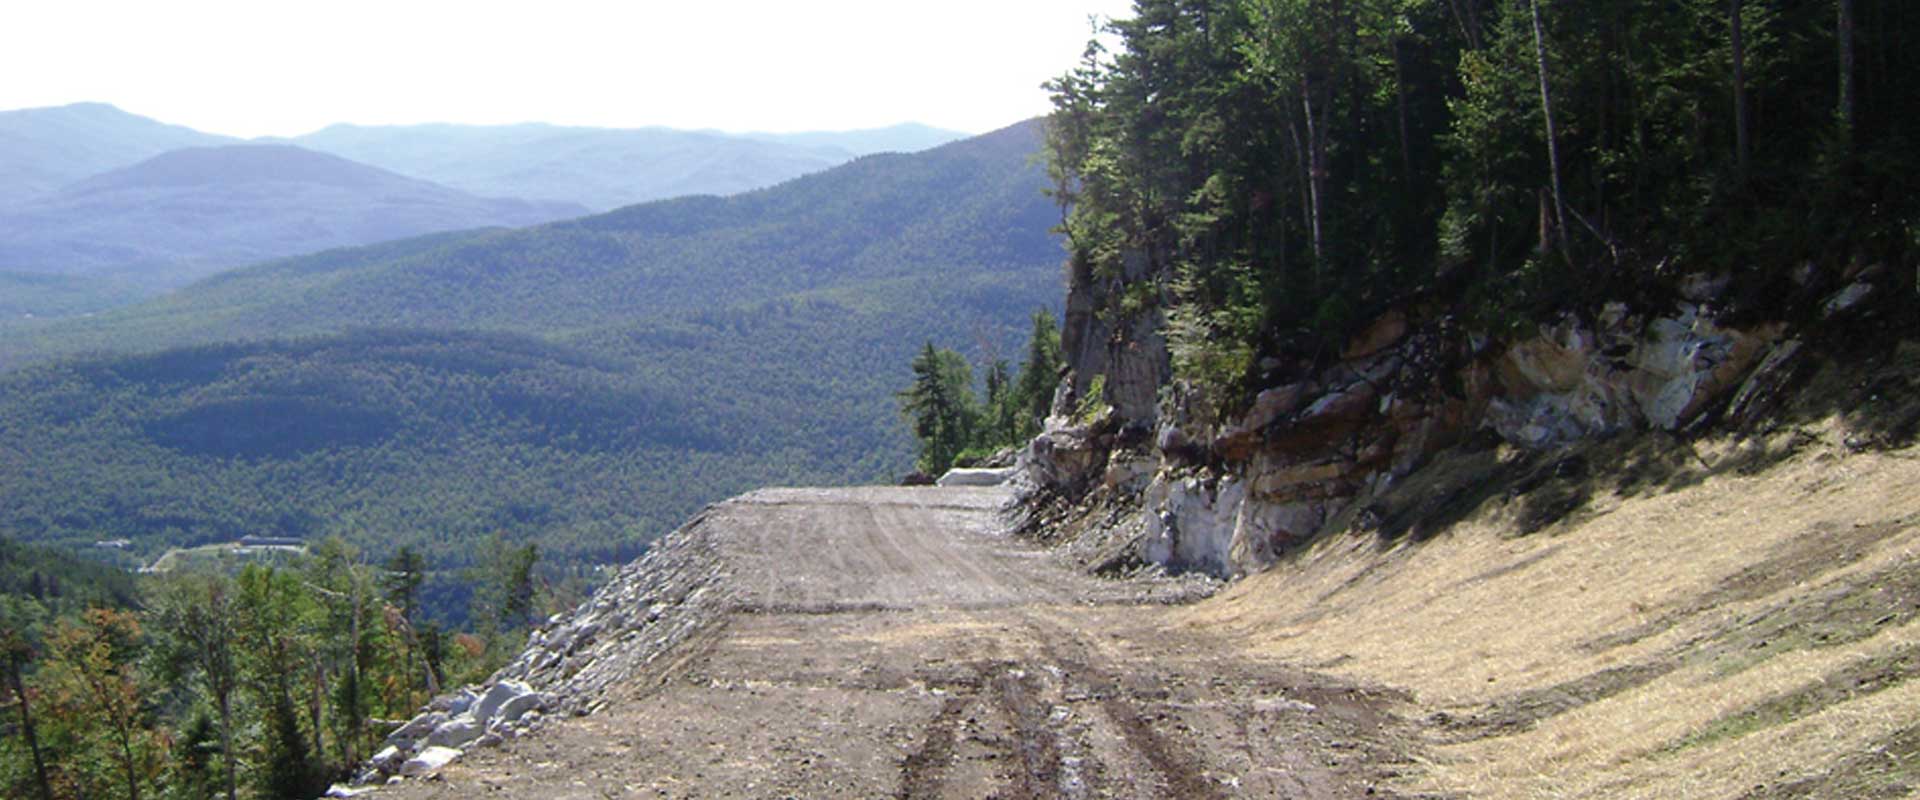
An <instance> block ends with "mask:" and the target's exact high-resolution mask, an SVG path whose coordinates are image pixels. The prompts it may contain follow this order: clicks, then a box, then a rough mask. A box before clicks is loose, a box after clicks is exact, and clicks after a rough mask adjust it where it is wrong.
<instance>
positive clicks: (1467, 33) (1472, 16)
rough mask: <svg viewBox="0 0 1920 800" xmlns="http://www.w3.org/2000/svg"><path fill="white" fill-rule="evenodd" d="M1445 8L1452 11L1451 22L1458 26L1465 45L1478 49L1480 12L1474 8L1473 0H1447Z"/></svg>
mask: <svg viewBox="0 0 1920 800" xmlns="http://www.w3.org/2000/svg"><path fill="white" fill-rule="evenodd" d="M1447 9H1448V10H1449V11H1452V12H1453V23H1454V24H1455V25H1459V26H1460V35H1461V37H1463V38H1465V39H1466V40H1467V46H1468V47H1470V48H1472V49H1474V50H1478V49H1480V13H1479V11H1477V10H1476V9H1475V8H1474V0H1447Z"/></svg>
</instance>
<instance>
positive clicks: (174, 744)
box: [0, 538, 539, 800]
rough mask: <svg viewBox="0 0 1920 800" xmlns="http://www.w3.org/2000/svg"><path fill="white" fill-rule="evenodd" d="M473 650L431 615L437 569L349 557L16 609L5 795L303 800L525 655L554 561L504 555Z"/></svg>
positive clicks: (0, 604)
mask: <svg viewBox="0 0 1920 800" xmlns="http://www.w3.org/2000/svg"><path fill="white" fill-rule="evenodd" d="M484 549H485V551H486V552H485V554H484V555H483V556H482V557H481V558H480V559H479V560H480V562H481V563H482V564H483V566H482V567H480V568H479V569H478V570H477V571H476V574H475V575H473V576H472V578H473V580H474V581H475V583H476V589H475V593H476V601H475V605H476V608H475V611H474V613H473V614H472V617H471V619H472V620H473V624H474V625H475V630H472V631H460V632H454V631H445V630H441V629H440V628H439V627H438V626H437V625H436V624H434V623H433V622H430V621H427V620H425V619H423V618H422V616H421V615H420V602H419V601H420V597H419V591H420V587H421V584H422V579H423V576H424V574H425V561H424V559H423V558H421V556H420V555H419V554H418V553H417V552H415V551H414V550H412V549H411V548H405V547H403V548H401V549H400V550H398V551H397V552H395V553H394V554H393V556H392V557H391V558H390V559H388V560H387V561H385V562H384V563H379V564H373V563H368V562H367V561H366V560H365V559H363V558H361V557H360V555H359V554H358V553H357V552H355V551H354V550H353V549H352V547H351V546H349V545H347V544H345V543H344V542H343V541H341V540H340V539H338V538H329V539H325V540H322V541H320V542H319V543H318V544H317V545H316V546H315V547H314V548H313V549H312V551H311V552H310V553H309V554H308V555H306V556H304V557H301V558H299V559H297V560H294V561H292V562H290V563H285V564H278V565H269V564H264V563H249V564H246V565H245V566H243V567H241V568H240V569H239V570H238V571H237V572H232V571H223V570H220V569H218V568H213V567H203V568H195V569H191V570H176V571H175V572H172V573H168V574H166V575H163V576H155V577H151V578H146V579H143V581H142V583H140V584H139V585H138V587H137V591H135V592H133V593H132V594H131V596H128V595H125V594H120V593H118V592H117V587H116V592H115V593H109V592H104V591H89V590H87V589H86V588H84V587H82V586H78V585H76V584H79V583H81V582H80V581H78V580H69V581H68V582H67V584H68V587H69V590H67V591H52V592H43V593H41V594H39V595H36V594H33V593H30V592H20V593H8V594H5V595H0V796H5V797H9V798H21V799H22V800H27V799H29V798H33V799H35V800H60V799H64V798H127V799H128V800H140V799H141V798H156V799H164V798H181V799H182V800H184V799H185V798H193V799H194V800H204V799H205V798H227V800H238V798H243V797H244V798H304V797H315V796H318V795H319V794H320V793H322V792H324V791H325V790H326V787H327V785H328V783H330V782H333V781H338V780H342V779H344V778H346V777H348V772H349V770H351V769H352V768H354V767H355V766H356V765H357V764H359V763H360V762H361V761H363V760H364V759H366V758H367V757H368V756H370V755H372V754H373V753H374V752H375V749H376V748H378V747H379V746H380V742H381V740H382V738H383V737H384V736H385V735H386V733H387V732H388V731H389V730H391V729H392V727H393V726H394V725H396V724H397V723H398V722H401V721H404V720H406V719H408V718H411V717H412V716H413V715H414V714H415V713H417V712H418V710H419V709H420V707H421V706H422V705H423V704H424V703H425V702H426V701H427V700H429V699H431V698H432V697H433V696H434V695H435V694H437V693H438V692H439V691H440V690H441V688H442V687H443V686H453V685H459V684H461V683H466V682H471V681H477V680H479V679H482V678H484V677H485V676H486V675H487V674H488V673H490V672H492V671H493V670H494V669H496V668H498V667H499V666H500V665H501V664H503V663H504V662H505V660H506V659H507V658H509V657H510V656H511V655H512V654H513V652H514V651H517V649H518V647H519V645H520V643H521V642H523V641H524V639H525V631H526V630H527V626H528V624H529V623H530V621H531V620H530V615H531V614H532V613H533V612H534V610H535V605H536V602H537V600H538V599H539V598H538V597H537V596H536V588H537V587H536V583H535V577H534V566H535V564H536V563H537V561H538V556H539V554H538V550H537V549H536V548H535V547H534V545H531V544H525V545H516V544H511V543H509V542H506V541H505V540H503V539H498V538H496V539H495V540H493V541H492V542H491V543H489V544H488V545H487V547H486V548H484Z"/></svg>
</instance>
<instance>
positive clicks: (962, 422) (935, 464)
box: [898, 342, 976, 475]
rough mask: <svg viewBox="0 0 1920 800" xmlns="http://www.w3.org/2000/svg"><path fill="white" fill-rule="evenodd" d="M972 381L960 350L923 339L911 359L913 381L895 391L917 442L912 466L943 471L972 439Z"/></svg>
mask: <svg viewBox="0 0 1920 800" xmlns="http://www.w3.org/2000/svg"><path fill="white" fill-rule="evenodd" d="M972 385H973V369H972V367H969V366H968V365H967V361H966V359H965V358H962V357H961V356H960V354H959V353H956V352H954V351H952V350H946V349H936V348H935V347H934V346H933V343H932V342H927V343H926V346H925V347H923V348H922V349H921V351H920V355H919V356H916V357H915V358H914V359H913V386H912V387H910V388H908V389H907V390H905V391H903V392H900V393H899V395H898V396H899V398H900V411H901V413H902V414H904V415H906V417H907V419H908V422H909V424H910V425H911V426H912V428H913V435H914V437H915V438H916V439H918V440H919V442H920V458H919V461H918V462H917V464H916V466H918V467H919V469H920V471H921V472H924V473H926V474H929V475H938V474H940V473H943V472H946V471H947V470H948V469H949V468H951V467H952V466H953V462H954V459H955V458H957V457H958V456H959V455H960V452H961V451H962V450H965V449H966V448H967V446H968V445H969V444H971V443H972V441H973V432H974V422H975V420H974V417H975V413H976V412H975V410H974V407H973V402H972V399H973V398H972Z"/></svg>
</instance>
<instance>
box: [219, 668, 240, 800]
mask: <svg viewBox="0 0 1920 800" xmlns="http://www.w3.org/2000/svg"><path fill="white" fill-rule="evenodd" d="M216 704H217V705H219V707H220V750H221V752H222V754H223V757H224V758H225V759H226V762H227V800H234V797H235V795H237V794H238V793H239V792H238V788H237V787H238V785H239V784H238V781H237V780H236V777H237V774H238V772H239V768H238V766H237V764H236V761H237V759H236V758H235V756H234V753H233V697H232V694H231V693H229V692H222V693H221V694H220V696H219V697H218V698H216Z"/></svg>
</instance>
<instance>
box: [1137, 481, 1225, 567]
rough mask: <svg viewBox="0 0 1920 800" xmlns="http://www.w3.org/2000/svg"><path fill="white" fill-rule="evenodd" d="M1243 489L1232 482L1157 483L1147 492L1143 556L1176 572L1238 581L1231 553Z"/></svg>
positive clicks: (1142, 546) (1142, 545)
mask: <svg viewBox="0 0 1920 800" xmlns="http://www.w3.org/2000/svg"><path fill="white" fill-rule="evenodd" d="M1246 495H1247V491H1246V485H1245V484H1244V483H1242V482H1240V481H1237V480H1234V479H1233V478H1221V479H1220V480H1218V481H1217V482H1208V481H1203V480H1201V479H1199V478H1184V479H1180V480H1174V481H1168V480H1164V479H1155V480H1154V482H1153V483H1152V484H1151V485H1149V486H1148V487H1147V490H1146V492H1145V498H1146V504H1145V510H1146V513H1145V514H1144V515H1143V516H1144V519H1145V522H1146V536H1145V537H1144V538H1143V539H1142V541H1141V557H1143V558H1145V559H1146V560H1148V561H1151V562H1153V563H1156V564H1160V565H1162V566H1164V567H1166V568H1168V569H1169V570H1172V571H1175V572H1184V571H1195V572H1203V573H1206V574H1208V575H1212V576H1214V577H1217V578H1227V577H1236V576H1237V575H1239V574H1240V573H1239V572H1238V571H1237V570H1235V568H1234V565H1233V559H1232V557H1231V551H1232V549H1233V535H1234V529H1235V527H1236V525H1237V522H1238V516H1239V513H1240V503H1241V502H1242V501H1243V500H1245V499H1246Z"/></svg>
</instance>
